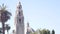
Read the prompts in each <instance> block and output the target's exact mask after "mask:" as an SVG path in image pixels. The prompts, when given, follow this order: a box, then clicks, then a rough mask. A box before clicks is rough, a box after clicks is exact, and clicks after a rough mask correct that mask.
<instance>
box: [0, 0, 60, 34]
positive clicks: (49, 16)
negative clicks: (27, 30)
mask: <svg viewBox="0 0 60 34" xmlns="http://www.w3.org/2000/svg"><path fill="white" fill-rule="evenodd" d="M20 2H21V4H22V7H23V13H24V18H25V19H24V23H25V25H26V23H27V21H28V22H29V23H30V26H31V27H32V28H33V29H35V30H36V29H39V28H41V29H44V28H46V29H49V30H52V29H54V30H55V33H56V34H60V0H20ZM2 3H4V4H5V5H6V6H7V9H8V11H10V12H11V13H12V17H11V19H10V20H9V21H8V22H7V23H8V24H10V26H11V30H10V33H12V30H13V28H14V27H13V25H14V16H15V12H16V5H17V3H18V0H0V5H1V4H2Z"/></svg>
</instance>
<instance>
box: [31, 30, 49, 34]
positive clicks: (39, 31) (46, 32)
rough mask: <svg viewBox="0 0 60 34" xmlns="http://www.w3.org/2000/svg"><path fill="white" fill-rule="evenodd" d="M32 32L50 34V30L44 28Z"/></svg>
mask: <svg viewBox="0 0 60 34" xmlns="http://www.w3.org/2000/svg"><path fill="white" fill-rule="evenodd" d="M31 34H50V30H47V29H43V30H37V31H35V32H34V33H31Z"/></svg>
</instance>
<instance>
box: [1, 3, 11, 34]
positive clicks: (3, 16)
mask: <svg viewBox="0 0 60 34" xmlns="http://www.w3.org/2000/svg"><path fill="white" fill-rule="evenodd" d="M10 16H11V13H10V12H8V11H7V10H6V6H4V4H2V7H1V8H0V22H1V23H2V29H3V34H5V22H7V20H8V19H10Z"/></svg>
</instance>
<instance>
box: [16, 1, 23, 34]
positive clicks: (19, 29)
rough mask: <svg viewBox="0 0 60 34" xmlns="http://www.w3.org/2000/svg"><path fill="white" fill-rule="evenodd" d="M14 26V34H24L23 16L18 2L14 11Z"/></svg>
mask: <svg viewBox="0 0 60 34" xmlns="http://www.w3.org/2000/svg"><path fill="white" fill-rule="evenodd" d="M15 26H16V34H24V16H23V10H22V5H21V3H20V2H19V3H18V5H17V9H16V15H15Z"/></svg>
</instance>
